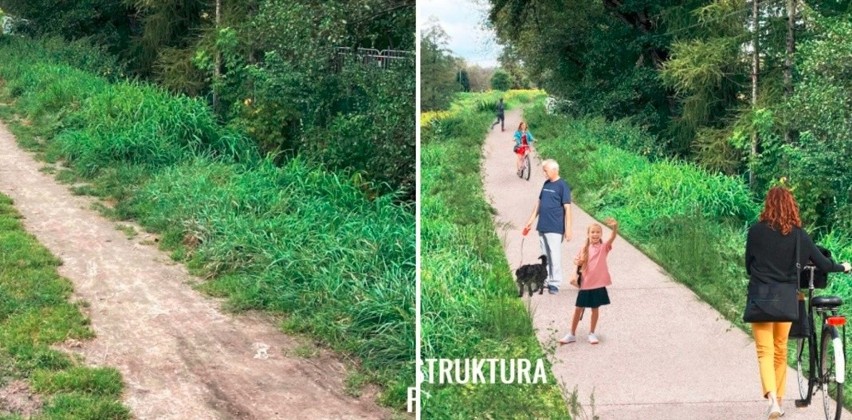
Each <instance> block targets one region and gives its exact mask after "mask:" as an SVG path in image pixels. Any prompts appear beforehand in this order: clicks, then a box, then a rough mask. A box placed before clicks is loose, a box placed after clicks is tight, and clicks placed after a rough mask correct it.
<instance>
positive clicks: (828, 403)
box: [796, 264, 846, 420]
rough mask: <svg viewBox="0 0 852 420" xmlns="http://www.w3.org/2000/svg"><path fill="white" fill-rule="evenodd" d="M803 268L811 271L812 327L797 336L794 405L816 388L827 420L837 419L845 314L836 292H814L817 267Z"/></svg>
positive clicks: (802, 404) (840, 409)
mask: <svg viewBox="0 0 852 420" xmlns="http://www.w3.org/2000/svg"><path fill="white" fill-rule="evenodd" d="M802 269H803V270H809V271H810V275H809V277H810V280H809V285H808V294H807V302H808V304H807V309H806V313H807V317H806V321H807V322H809V323H810V325H809V326H810V327H811V328H809V329H810V333H809V334H808V336H807V337H806V338H797V339H796V341H797V344H796V377H797V379H798V384H799V396H800V397H801V399H797V400H796V407H807V406H809V405H810V404H811V399H812V398H813V396H814V395H815V394H816V391H817V389H818V390H820V391H821V392H822V406H823V411H824V413H825V418H826V420H839V419H840V414H841V413H842V412H843V384H844V383H845V382H846V354H845V352H844V349H845V345H846V317H845V316H843V315H840V314H839V312H840V307H841V306H842V305H843V300H842V299H841V298H839V297H837V296H814V295H813V294H814V289H815V287H814V271H815V270H816V267H815V266H813V265H810V264H809V265H806V266H804V267H803V268H802ZM814 313H816V314H818V315H819V316H820V318H821V320H822V323H821V324H820V325H821V326H822V328H821V329H820V331H819V333H818V332H817V328H815V327H816V324H814ZM838 327H840V329H841V331H838ZM806 343H807V347H806V346H805V344H806ZM817 343H819V348H817V347H816V346H817ZM806 351H807V354H805V352H806ZM832 399H833V401H832Z"/></svg>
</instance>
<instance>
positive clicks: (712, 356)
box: [482, 110, 847, 420]
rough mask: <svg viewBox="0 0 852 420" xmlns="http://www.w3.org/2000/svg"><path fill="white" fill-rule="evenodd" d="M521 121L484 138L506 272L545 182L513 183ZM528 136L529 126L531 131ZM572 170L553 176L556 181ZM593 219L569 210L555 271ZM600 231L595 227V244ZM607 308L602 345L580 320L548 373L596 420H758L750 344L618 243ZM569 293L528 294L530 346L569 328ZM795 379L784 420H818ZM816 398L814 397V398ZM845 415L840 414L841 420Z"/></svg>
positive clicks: (566, 262)
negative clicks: (590, 408) (800, 405)
mask: <svg viewBox="0 0 852 420" xmlns="http://www.w3.org/2000/svg"><path fill="white" fill-rule="evenodd" d="M520 118H521V112H520V111H519V110H514V111H512V112H509V113H508V114H507V115H506V127H507V131H506V132H500V130H499V129H497V130H492V131H491V132H490V133H489V135H488V138H487V139H486V143H485V146H484V150H483V153H484V163H483V168H482V171H483V179H484V184H485V192H486V196H487V197H488V199H489V200H490V202H491V205H492V206H493V207H494V208H495V209H496V210H497V215H496V217H495V225H496V226H497V234H498V235H499V237H500V238H501V240H502V241H503V246H504V249H505V251H506V256H507V258H508V260H509V265H510V266H511V267H512V269H515V268H517V267H518V265H519V263H520V257H519V256H520V255H521V239H522V236H521V234H520V229H521V228H522V227H523V224H524V223H525V222H526V220H527V218H528V217H529V215H530V212H531V211H532V207H533V205H534V204H535V200H537V198H538V193H539V191H540V189H541V185H542V183H543V182H544V180H545V178H544V173H543V171H542V170H541V166H540V162H539V161H538V159H533V161H534V162H533V165H534V168H533V170H532V176H531V177H530V180H529V181H524V180H521V179H520V178H518V177H517V175H516V174H515V163H514V159H515V157H514V155H513V154H512V153H511V146H512V144H513V143H512V133H513V132H514V130H512V131H508V128H509V127H517V126H518V123H519V122H520ZM531 131H532V132H533V134H535V127H531ZM570 170H571V168H561V172H562V174H563V175H564V174H565V173H567V171H570ZM592 222H594V220H593V219H592V218H591V217H590V216H589V215H588V214H586V213H585V212H583V211H582V210H581V209H580V208H579V207H577V206H576V205H575V206H574V208H573V231H572V235H573V238H572V240H571V241H570V242H568V243H565V244H563V247H562V255H563V271H564V272H569V270H570V269H571V268H573V264H572V260H573V257H574V255H576V253H577V252H578V250H579V249H580V247H581V246H582V244H583V241H584V240H585V237H586V235H585V229H586V227H587V226H588V225H589V224H590V223H592ZM607 235H609V231H608V229H607V228H606V226H604V237H607ZM538 255H540V250H539V246H538V241H537V238H536V237H535V236H534V235H533V234H531V235H530V236H529V237H528V238H527V239H526V240H525V241H524V243H523V263H524V264H529V263H537V260H536V258H537V257H538ZM609 263H610V271H611V274H612V277H613V285H612V287H610V288H609V295H610V299H611V300H612V304H611V305H608V306H604V307H602V308H601V315H600V321H599V322H598V328H597V331H596V333H597V335H598V337H599V338H600V340H601V344H599V345H595V346H592V345H590V344H589V343H588V341H586V336H587V334H588V331H589V319H588V318H589V313H588V312H587V313H586V315H585V316H584V318H583V320H582V321H580V326H579V328H578V329H577V342H576V343H573V344H568V345H565V346H561V347H559V348H557V350H556V354H555V359H556V360H555V363H554V367H553V370H554V374H555V375H556V377H557V378H558V379H559V380H561V381H563V383H564V384H565V386H566V389H567V390H568V391H569V392H570V391H571V390H573V389H574V387H575V386H577V387H578V391H579V394H580V397H581V401H582V402H583V403H584V404H588V401H589V396H590V394H591V393H592V392H593V391H594V399H595V407H596V410H595V411H596V413H597V414H599V415H600V418H601V419H604V420H605V419H620V420H623V419H641V420H647V419H654V420H666V419H672V420H675V419H678V420H682V419H695V420H698V419H714V420H717V419H726V420H729V419H749V420H752V419H759V418H764V417H763V416H764V415H765V413H766V402H765V400H763V399H762V398H761V395H760V394H761V390H760V379H759V375H758V369H757V356H756V353H755V349H754V343H753V341H752V340H751V338H750V337H748V336H747V335H746V334H745V333H743V332H742V331H741V330H739V329H737V328H735V327H734V326H733V325H731V324H730V323H729V322H727V321H725V320H724V319H723V318H722V316H721V315H720V314H719V313H718V312H716V311H715V310H714V309H713V308H711V307H710V306H709V305H707V304H706V303H704V302H702V301H700V299H699V298H698V297H697V296H696V295H695V294H694V293H692V291H690V290H689V289H688V288H686V287H685V286H683V285H680V284H678V283H675V282H674V281H673V280H671V279H670V278H669V277H668V275H667V274H666V273H665V272H664V271H663V269H662V268H660V267H659V266H657V265H656V264H655V263H654V262H653V261H651V260H650V259H649V258H648V257H646V256H645V255H643V254H642V253H641V252H639V251H638V250H637V249H636V248H634V247H633V246H632V245H630V244H629V243H627V242H626V241H624V240H623V239H617V240H616V242H615V244H614V245H613V251H612V253H611V254H610V257H609ZM576 298H577V291H576V289H574V288H572V287H571V286H569V285H568V284H567V279H566V281H565V282H564V283H563V286H562V290H561V291H560V293H559V294H558V295H548V294H547V293H545V294H544V295H543V296H540V295H535V296H534V297H533V298H532V300H531V303H530V306H531V307H530V309H531V311H532V312H533V314H534V323H535V327H536V329H537V331H538V338H539V341H540V342H541V343H542V344H544V345H545V347H547V346H552V345H554V341H555V340H558V339H559V338H560V337H562V336H563V335H565V334H566V333H567V332H568V331H569V329H570V322H571V318H570V317H571V315H572V314H573V310H574V302H575V300H576ZM796 386H797V385H796V373H795V371H794V370H792V369H788V373H787V394H786V398H785V403H784V410H786V413H787V414H786V415H785V416H784V418H785V419H815V418H821V416H822V401H821V399H818V400H816V404H814V405H812V406H811V407H809V408H804V409H797V408H795V407H794V405H793V399H794V398H797V395H798V391H797V390H796V389H797V388H796ZM817 398H821V396H820V394H818V395H817ZM846 415H847V414H844V417H846Z"/></svg>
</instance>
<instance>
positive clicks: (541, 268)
mask: <svg viewBox="0 0 852 420" xmlns="http://www.w3.org/2000/svg"><path fill="white" fill-rule="evenodd" d="M538 259H540V260H541V264H526V265H522V266H521V267H520V268H518V269H517V270H515V276H516V277H517V280H516V281H517V283H518V297H522V296H523V295H524V285H526V286H527V291H529V294H530V296H532V295H533V292H535V291H538V294H542V293H544V281H545V280H547V256H546V255H542V256H540V257H538ZM533 286H535V288H533Z"/></svg>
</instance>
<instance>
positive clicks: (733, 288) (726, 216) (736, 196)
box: [525, 105, 852, 402]
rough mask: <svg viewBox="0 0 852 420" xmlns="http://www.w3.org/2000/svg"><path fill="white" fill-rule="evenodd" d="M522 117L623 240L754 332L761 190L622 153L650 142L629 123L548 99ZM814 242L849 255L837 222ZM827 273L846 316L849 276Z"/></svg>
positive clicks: (588, 205)
mask: <svg viewBox="0 0 852 420" xmlns="http://www.w3.org/2000/svg"><path fill="white" fill-rule="evenodd" d="M525 115H526V118H527V119H528V120H529V122H530V125H531V126H532V127H533V128H534V129H535V130H536V132H537V133H538V134H539V137H540V138H541V140H540V141H538V142H537V145H538V150H539V152H540V153H541V154H542V155H543V156H544V157H549V158H554V159H556V160H557V161H559V163H560V165H561V167H562V168H564V169H563V171H562V172H561V174H562V175H563V176H564V177H565V178H567V179H568V180H569V182H570V183H571V185H572V187H573V188H574V193H575V198H576V201H577V202H578V204H580V205H581V206H583V209H584V210H586V211H587V212H589V213H590V214H592V215H593V216H594V217H596V218H598V219H602V218H605V217H607V216H612V217H615V218H616V219H618V220H619V222H620V229H621V233H622V234H623V236H624V237H625V238H626V239H628V240H629V241H631V242H632V243H634V244H636V245H637V246H638V247H639V248H640V249H642V250H643V252H645V253H646V254H647V255H649V256H650V257H651V258H653V259H654V260H656V261H657V262H658V263H659V264H660V265H661V266H663V267H664V268H665V269H666V271H668V272H669V273H670V274H671V275H672V276H673V277H674V278H675V279H676V280H677V281H679V282H681V283H683V284H685V285H687V286H688V287H689V288H690V289H692V290H693V291H694V292H695V293H696V294H697V295H698V296H700V297H701V298H702V299H703V300H704V301H706V302H708V303H709V304H710V305H712V306H713V307H714V308H716V310H718V311H719V312H720V313H721V314H722V315H724V316H725V318H726V319H728V320H729V321H731V322H732V323H733V324H736V325H738V326H739V327H740V328H743V329H744V330H746V331H748V330H749V326H748V324H744V323H743V322H742V310H743V307H744V305H745V291H746V285H747V283H748V276H747V275H746V273H745V268H744V266H743V262H744V253H745V237H746V232H747V229H748V227H749V226H750V225H751V224H752V223H754V222H755V221H756V220H757V216H758V214H759V212H760V210H761V208H762V205H763V202H762V199H763V197H755V196H753V195H752V194H751V193H749V190H748V187H747V186H746V185H745V184H744V183H743V182H742V181H741V180H740V179H738V178H732V177H728V176H723V175H720V174H713V173H708V172H707V171H705V170H703V169H701V168H699V167H697V166H695V165H693V164H689V163H684V162H680V161H675V160H667V159H655V156H653V155H652V154H648V155H645V154H644V153H643V154H637V153H633V152H628V151H625V150H624V149H622V148H620V147H618V146H625V145H636V144H649V143H651V142H653V137H651V136H649V135H647V134H646V133H643V132H642V131H641V130H639V129H638V128H635V127H631V126H629V125H627V124H610V123H607V122H605V121H604V120H602V119H590V118H587V119H571V118H566V117H561V116H556V115H548V114H547V113H546V112H545V111H544V107H543V106H541V105H538V106H535V107H532V108H531V109H529V110H528V112H527V113H526V114H525ZM805 228H806V230H809V231H813V227H808V226H805ZM814 239H815V241H816V242H817V243H820V244H821V245H823V246H825V247H827V248H829V249H831V250H832V251H833V253H834V258H835V260H836V261H849V260H850V259H852V235H850V234H849V233H847V232H841V231H840V230H837V229H834V230H829V233H827V234H824V235H821V236H817V237H815V238H814ZM830 279H832V280H830V282H829V287H828V288H827V289H826V290H824V291H820V292H818V294H829V295H837V296H840V297H842V298H843V299H844V301H845V302H849V303H850V304H847V305H846V306H845V307H844V308H843V312H844V314H845V315H846V316H852V277H850V276H847V275H842V274H833V275H831V277H830ZM847 374H852V369H849V372H847ZM849 392H852V388H848V390H847V395H849ZM847 402H852V398H849V399H847Z"/></svg>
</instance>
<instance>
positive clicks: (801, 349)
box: [796, 338, 813, 400]
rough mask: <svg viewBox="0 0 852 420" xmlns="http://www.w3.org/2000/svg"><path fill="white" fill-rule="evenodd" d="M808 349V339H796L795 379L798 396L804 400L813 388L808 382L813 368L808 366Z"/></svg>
mask: <svg viewBox="0 0 852 420" xmlns="http://www.w3.org/2000/svg"><path fill="white" fill-rule="evenodd" d="M810 354H811V353H810V351H809V350H808V339H807V338H797V339H796V379H797V380H798V384H799V398H801V399H803V400H806V399H807V398H808V396H809V395H812V391H813V389H811V387H810V384H809V379H810V377H811V372H812V371H813V369H812V368H811V366H810V357H809V356H810Z"/></svg>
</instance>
